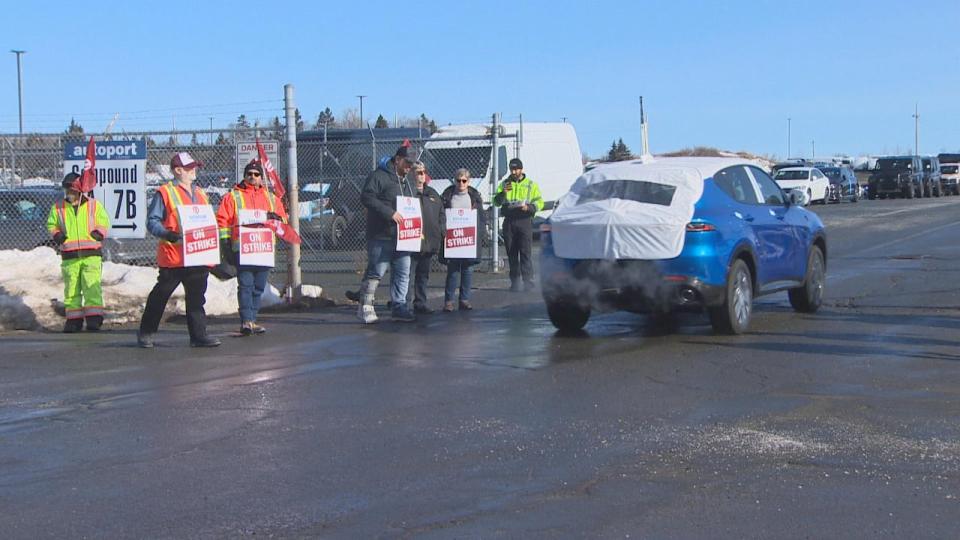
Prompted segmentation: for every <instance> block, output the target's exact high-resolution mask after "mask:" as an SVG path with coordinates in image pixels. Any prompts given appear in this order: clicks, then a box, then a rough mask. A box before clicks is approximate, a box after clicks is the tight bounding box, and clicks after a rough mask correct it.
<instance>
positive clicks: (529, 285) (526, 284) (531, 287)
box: [523, 281, 537, 291]
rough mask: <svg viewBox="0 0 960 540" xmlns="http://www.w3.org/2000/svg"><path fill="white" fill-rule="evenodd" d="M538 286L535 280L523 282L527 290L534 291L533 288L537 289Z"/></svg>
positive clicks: (524, 288)
mask: <svg viewBox="0 0 960 540" xmlns="http://www.w3.org/2000/svg"><path fill="white" fill-rule="evenodd" d="M536 288H537V285H536V284H535V283H534V282H532V281H528V282H526V283H524V284H523V290H525V291H532V290H534V289H536Z"/></svg>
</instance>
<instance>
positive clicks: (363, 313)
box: [357, 304, 378, 324]
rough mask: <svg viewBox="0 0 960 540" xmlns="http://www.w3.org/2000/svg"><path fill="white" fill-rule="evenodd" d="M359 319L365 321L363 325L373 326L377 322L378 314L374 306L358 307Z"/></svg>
mask: <svg viewBox="0 0 960 540" xmlns="http://www.w3.org/2000/svg"><path fill="white" fill-rule="evenodd" d="M357 318H358V319H360V320H361V321H363V324H373V323H375V322H377V320H378V318H377V312H376V310H375V309H373V306H365V305H362V304H361V305H360V306H358V307H357Z"/></svg>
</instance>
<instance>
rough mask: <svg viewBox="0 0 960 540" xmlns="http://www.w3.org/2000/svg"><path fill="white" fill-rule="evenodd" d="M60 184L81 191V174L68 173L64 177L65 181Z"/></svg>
mask: <svg viewBox="0 0 960 540" xmlns="http://www.w3.org/2000/svg"><path fill="white" fill-rule="evenodd" d="M60 185H61V186H63V187H64V188H70V189H75V190H77V191H80V175H79V174H77V173H75V172H70V173H67V174H66V175H65V176H64V177H63V182H60Z"/></svg>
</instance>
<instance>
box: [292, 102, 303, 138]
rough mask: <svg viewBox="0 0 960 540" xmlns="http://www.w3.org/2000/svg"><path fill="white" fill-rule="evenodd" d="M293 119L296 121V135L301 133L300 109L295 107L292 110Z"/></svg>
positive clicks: (301, 119)
mask: <svg viewBox="0 0 960 540" xmlns="http://www.w3.org/2000/svg"><path fill="white" fill-rule="evenodd" d="M293 114H294V118H295V119H296V122H297V123H296V126H297V133H300V132H301V131H303V126H304V124H303V117H302V116H300V107H297V108H296V109H294V110H293Z"/></svg>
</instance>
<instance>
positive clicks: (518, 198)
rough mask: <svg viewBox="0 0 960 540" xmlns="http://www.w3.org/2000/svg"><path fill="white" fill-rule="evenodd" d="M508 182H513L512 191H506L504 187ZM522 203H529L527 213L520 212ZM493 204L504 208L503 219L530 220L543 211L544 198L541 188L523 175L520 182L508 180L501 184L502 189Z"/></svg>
mask: <svg viewBox="0 0 960 540" xmlns="http://www.w3.org/2000/svg"><path fill="white" fill-rule="evenodd" d="M508 181H509V182H512V184H511V186H510V191H504V189H503V186H504V185H505V184H506V183H507V182H508ZM522 203H527V210H526V211H525V212H524V211H522V210H520V205H521V204H522ZM493 204H494V205H495V206H502V207H503V217H504V218H506V219H522V218H530V217H533V216H534V215H535V214H536V213H537V212H539V211H540V210H543V196H542V195H540V186H538V185H537V184H536V182H534V181H533V180H531V179H530V178H529V177H528V176H527V175H523V178H521V179H520V180H519V181H514V180H512V179H511V178H508V179H506V180H504V181H503V182H500V187H499V188H498V189H497V193H496V195H494V197H493Z"/></svg>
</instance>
